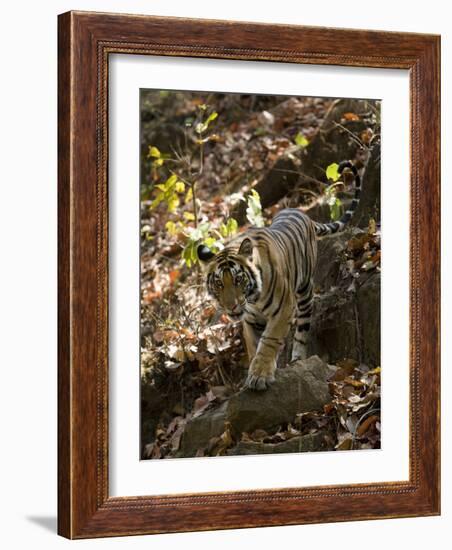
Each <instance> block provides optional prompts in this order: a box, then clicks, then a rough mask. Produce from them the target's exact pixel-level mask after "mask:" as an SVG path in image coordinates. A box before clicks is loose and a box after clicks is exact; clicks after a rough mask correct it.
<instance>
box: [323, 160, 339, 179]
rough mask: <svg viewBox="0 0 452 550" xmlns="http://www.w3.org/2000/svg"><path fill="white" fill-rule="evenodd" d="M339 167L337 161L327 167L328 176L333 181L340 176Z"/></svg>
mask: <svg viewBox="0 0 452 550" xmlns="http://www.w3.org/2000/svg"><path fill="white" fill-rule="evenodd" d="M338 168H339V164H337V163H336V162H333V164H330V165H329V166H328V167H327V169H326V177H327V178H328V179H329V180H331V181H337V180H338V179H339V177H340V174H339V171H338Z"/></svg>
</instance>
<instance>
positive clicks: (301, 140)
mask: <svg viewBox="0 0 452 550" xmlns="http://www.w3.org/2000/svg"><path fill="white" fill-rule="evenodd" d="M295 143H296V144H297V145H298V147H307V146H308V145H309V140H308V139H307V138H306V137H305V136H304V135H303V134H302V133H301V132H298V134H297V135H296V136H295Z"/></svg>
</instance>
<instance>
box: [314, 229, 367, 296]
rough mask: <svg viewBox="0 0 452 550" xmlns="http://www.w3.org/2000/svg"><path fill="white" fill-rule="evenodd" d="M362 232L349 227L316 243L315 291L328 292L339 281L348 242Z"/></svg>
mask: <svg viewBox="0 0 452 550" xmlns="http://www.w3.org/2000/svg"><path fill="white" fill-rule="evenodd" d="M362 233H363V232H362V231H361V230H360V229H358V228H356V227H349V228H348V229H346V230H345V231H343V232H342V233H336V234H335V235H327V236H325V237H322V238H321V239H319V240H318V241H317V266H316V270H315V274H314V285H315V288H316V291H317V292H318V291H325V290H330V288H331V287H332V286H337V285H338V284H339V282H340V281H341V266H342V265H343V263H344V251H345V249H346V247H347V243H348V241H349V240H350V239H351V238H352V237H354V236H356V235H360V234H362Z"/></svg>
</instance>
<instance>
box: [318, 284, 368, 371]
mask: <svg viewBox="0 0 452 550" xmlns="http://www.w3.org/2000/svg"><path fill="white" fill-rule="evenodd" d="M308 354H317V355H319V356H320V357H322V359H323V360H325V361H329V362H332V363H334V362H335V361H338V360H341V359H345V358H351V359H357V360H359V355H360V349H359V332H358V325H357V316H356V300H355V296H354V294H353V293H351V292H346V291H343V290H339V289H335V290H332V291H330V292H326V293H325V294H321V295H320V296H316V297H315V298H314V307H313V313H312V319H311V330H310V334H309V341H308Z"/></svg>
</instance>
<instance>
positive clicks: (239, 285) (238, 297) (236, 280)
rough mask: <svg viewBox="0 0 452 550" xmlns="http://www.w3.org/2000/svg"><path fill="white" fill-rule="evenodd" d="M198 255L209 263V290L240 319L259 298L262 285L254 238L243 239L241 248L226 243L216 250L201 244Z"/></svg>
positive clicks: (231, 315)
mask: <svg viewBox="0 0 452 550" xmlns="http://www.w3.org/2000/svg"><path fill="white" fill-rule="evenodd" d="M198 257H199V259H200V261H201V263H202V264H204V265H205V267H206V273H207V290H208V292H209V294H210V295H211V296H212V297H213V298H215V300H216V301H217V302H218V304H219V305H220V306H221V308H222V309H224V311H225V312H226V313H227V315H228V316H229V317H230V318H231V319H232V320H238V319H240V318H241V317H242V316H243V314H244V312H245V306H246V304H247V303H253V302H255V301H256V299H257V298H258V296H259V293H260V291H261V288H262V281H261V280H260V274H259V270H258V269H257V268H256V267H255V265H254V264H253V246H252V243H251V241H250V239H248V238H246V239H244V241H242V244H241V245H240V248H239V250H238V252H237V251H235V250H231V249H228V248H227V247H226V248H225V249H224V250H222V251H221V252H219V253H218V254H214V253H213V252H212V251H211V250H210V249H209V248H208V247H206V246H203V245H201V246H199V247H198Z"/></svg>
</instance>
